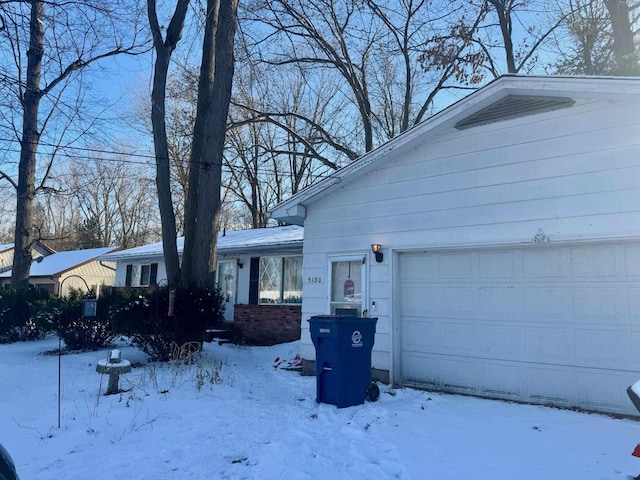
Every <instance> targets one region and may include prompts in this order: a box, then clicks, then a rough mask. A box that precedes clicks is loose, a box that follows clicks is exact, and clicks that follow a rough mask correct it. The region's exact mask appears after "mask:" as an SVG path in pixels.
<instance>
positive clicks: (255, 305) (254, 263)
mask: <svg viewBox="0 0 640 480" xmlns="http://www.w3.org/2000/svg"><path fill="white" fill-rule="evenodd" d="M302 240H303V229H302V228H300V227H298V226H286V227H272V228H257V229H252V230H238V231H226V232H224V231H223V232H220V233H219V234H218V242H217V256H218V268H217V279H218V280H217V284H218V287H219V288H220V289H221V291H222V293H223V295H224V298H225V313H224V315H225V320H227V321H228V322H233V326H234V328H237V329H238V330H239V331H240V333H241V335H242V338H243V340H244V341H246V342H247V343H252V344H257V345H273V344H276V343H282V342H288V341H293V340H297V339H299V338H300V316H301V303H302ZM177 246H178V253H179V255H180V257H182V250H183V246H184V238H179V239H178V242H177ZM101 259H102V260H109V261H114V262H117V266H116V280H115V286H117V287H142V288H148V287H155V286H162V285H166V284H167V275H166V269H165V264H164V258H163V252H162V242H158V243H154V244H151V245H144V246H141V247H136V248H131V249H128V250H121V251H118V252H114V253H110V254H108V255H104V256H102V257H101Z"/></svg>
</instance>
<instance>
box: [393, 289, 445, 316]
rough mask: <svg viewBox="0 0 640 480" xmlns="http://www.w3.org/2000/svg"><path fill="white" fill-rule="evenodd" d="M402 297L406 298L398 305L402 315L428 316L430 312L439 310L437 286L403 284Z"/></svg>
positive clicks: (438, 290) (439, 302)
mask: <svg viewBox="0 0 640 480" xmlns="http://www.w3.org/2000/svg"><path fill="white" fill-rule="evenodd" d="M403 298H406V301H404V302H402V303H401V305H400V315H402V316H406V317H415V316H428V315H429V313H430V312H438V311H439V310H440V305H441V301H440V300H441V297H440V287H439V286H429V285H423V286H420V285H406V284H405V286H404V287H403Z"/></svg>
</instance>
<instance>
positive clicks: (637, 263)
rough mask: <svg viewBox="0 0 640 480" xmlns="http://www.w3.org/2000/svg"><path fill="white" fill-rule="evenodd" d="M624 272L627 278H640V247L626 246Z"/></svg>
mask: <svg viewBox="0 0 640 480" xmlns="http://www.w3.org/2000/svg"><path fill="white" fill-rule="evenodd" d="M623 251H624V272H625V275H626V276H627V277H640V245H635V244H627V245H625V246H624V250H623Z"/></svg>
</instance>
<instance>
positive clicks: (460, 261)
mask: <svg viewBox="0 0 640 480" xmlns="http://www.w3.org/2000/svg"><path fill="white" fill-rule="evenodd" d="M439 273H440V278H441V279H452V278H470V277H472V276H473V254H472V253H471V252H464V253H448V254H443V255H441V256H440V272H439Z"/></svg>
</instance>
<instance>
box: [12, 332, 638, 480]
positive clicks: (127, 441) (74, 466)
mask: <svg viewBox="0 0 640 480" xmlns="http://www.w3.org/2000/svg"><path fill="white" fill-rule="evenodd" d="M57 345H58V341H57V339H56V338H54V337H51V338H47V339H45V340H42V341H39V342H35V343H17V344H12V345H0V381H1V387H0V388H1V390H0V443H2V444H3V445H4V446H5V447H6V448H7V449H8V450H9V452H10V453H11V455H12V456H13V459H14V461H15V463H16V467H17V469H18V473H19V474H20V476H21V479H22V480H40V479H43V480H47V479H52V480H53V479H56V480H58V479H64V480H75V479H77V480H103V479H104V480H107V479H109V480H110V479H114V478H119V479H125V478H126V479H154V480H161V479H171V480H175V479H189V480H196V479H218V478H229V479H284V480H286V479H386V478H399V479H410V478H413V479H434V480H444V479H465V480H468V479H474V480H478V479H492V480H493V479H521V480H522V479H531V480H553V479H558V480H560V479H562V480H568V479H580V480H586V479H588V480H597V479H626V477H627V475H637V474H638V473H640V459H638V458H635V457H632V456H631V455H630V453H631V452H632V451H633V449H634V447H635V446H636V444H637V443H639V442H640V422H636V421H633V420H626V419H625V420H619V419H613V418H610V417H607V416H602V415H590V414H582V413H575V412H570V411H562V410H556V409H551V408H544V407H539V406H530V405H516V404H510V403H505V402H500V401H490V400H481V399H475V398H469V397H463V396H454V395H440V394H436V393H430V392H422V391H416V390H410V389H399V390H393V389H391V388H389V387H387V386H384V385H381V390H382V393H381V396H380V400H379V401H378V402H376V403H367V404H365V405H360V406H356V407H350V408H345V409H338V408H336V407H334V406H332V405H324V404H317V403H316V402H315V378H313V377H302V376H300V375H299V374H298V373H297V372H292V371H288V370H284V369H276V368H274V366H273V362H274V359H275V358H276V357H281V358H285V359H287V358H289V359H292V358H293V357H294V356H295V354H296V353H297V352H298V348H299V345H298V343H291V344H286V345H279V346H275V347H252V348H248V347H238V346H234V345H217V344H205V354H204V357H203V358H202V359H201V360H200V361H198V362H197V363H196V364H195V365H192V366H189V367H184V366H175V365H174V366H171V365H152V364H147V363H146V362H145V357H144V355H143V354H142V353H140V352H138V351H137V350H135V349H133V348H131V347H127V346H126V345H125V344H123V345H121V346H120V347H119V348H120V349H121V350H122V356H123V358H124V359H126V360H130V361H132V362H141V363H143V366H141V367H138V368H134V369H133V371H132V372H131V373H129V374H126V375H123V376H121V377H120V387H121V388H127V389H130V391H128V392H126V393H122V394H118V395H111V396H98V391H99V388H101V389H102V391H103V392H104V390H105V389H106V384H107V377H106V376H105V377H104V378H102V379H101V376H100V375H99V374H97V373H96V363H97V362H98V361H99V360H101V359H103V358H106V355H107V352H106V350H105V351H100V352H90V353H81V354H70V355H64V356H62V369H61V371H62V403H61V428H60V429H58V428H57V423H58V402H57V392H58V357H57V356H56V355H43V354H42V353H43V352H45V351H49V350H53V349H55V348H57ZM101 381H102V383H101Z"/></svg>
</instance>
